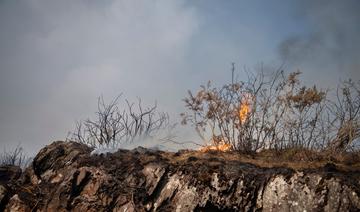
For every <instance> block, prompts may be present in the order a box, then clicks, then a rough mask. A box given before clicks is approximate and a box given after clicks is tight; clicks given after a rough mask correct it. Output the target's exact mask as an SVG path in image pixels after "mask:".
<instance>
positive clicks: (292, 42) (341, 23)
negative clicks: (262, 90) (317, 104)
mask: <svg viewBox="0 0 360 212" xmlns="http://www.w3.org/2000/svg"><path fill="white" fill-rule="evenodd" d="M295 7H296V14H295V18H296V19H298V20H300V22H301V21H302V22H303V23H304V26H305V29H304V33H302V34H301V33H299V34H295V35H291V36H290V37H288V38H287V39H285V40H284V41H282V42H281V43H280V45H279V54H280V58H281V59H282V60H284V61H285V62H286V63H288V64H290V65H291V66H296V67H302V68H305V69H308V70H310V71H312V72H314V73H315V72H317V73H318V74H319V76H321V77H323V79H325V80H330V79H335V80H339V79H338V78H342V79H346V78H355V79H357V80H358V79H360V77H359V76H360V36H359V33H360V24H359V23H360V12H359V11H360V1H357V0H347V1H337V0H320V1H312V0H305V1H299V3H297V4H296V5H295ZM314 73H313V74H314ZM334 76H335V77H334ZM337 76H338V77H337Z"/></svg>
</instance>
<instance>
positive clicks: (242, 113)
mask: <svg viewBox="0 0 360 212" xmlns="http://www.w3.org/2000/svg"><path fill="white" fill-rule="evenodd" d="M244 97H245V98H244V100H243V101H242V102H241V104H240V106H239V120H240V123H241V124H243V123H244V122H245V121H246V120H247V118H248V115H249V113H250V110H251V104H250V102H251V101H250V100H251V96H250V95H245V96H244Z"/></svg>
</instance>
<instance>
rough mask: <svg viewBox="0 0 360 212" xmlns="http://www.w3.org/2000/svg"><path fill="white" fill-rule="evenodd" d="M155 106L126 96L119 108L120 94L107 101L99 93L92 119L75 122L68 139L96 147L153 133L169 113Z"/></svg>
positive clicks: (163, 125)
mask: <svg viewBox="0 0 360 212" xmlns="http://www.w3.org/2000/svg"><path fill="white" fill-rule="evenodd" d="M156 109H157V105H156V104H155V105H153V106H152V107H146V108H144V106H143V105H142V103H141V99H139V98H138V101H137V103H136V104H135V103H130V102H129V101H128V100H125V107H124V108H120V104H119V97H117V98H115V99H114V100H112V101H111V102H110V103H105V101H104V98H103V97H99V98H98V111H97V112H96V113H95V114H96V117H95V119H90V118H89V119H86V120H84V121H81V122H77V124H76V127H75V130H74V132H72V134H71V140H75V141H79V142H81V143H85V144H87V145H89V146H92V147H97V146H101V145H105V146H109V145H110V146H111V145H117V144H119V143H125V142H132V141H134V140H135V139H140V138H145V137H147V136H153V135H154V134H156V133H157V132H158V131H160V130H161V129H164V128H165V127H167V126H168V124H169V116H168V114H166V113H161V112H157V110H156Z"/></svg>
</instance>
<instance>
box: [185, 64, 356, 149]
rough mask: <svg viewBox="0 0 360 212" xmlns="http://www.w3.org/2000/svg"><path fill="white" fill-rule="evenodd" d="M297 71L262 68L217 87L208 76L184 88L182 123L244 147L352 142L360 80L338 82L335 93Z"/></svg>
mask: <svg viewBox="0 0 360 212" xmlns="http://www.w3.org/2000/svg"><path fill="white" fill-rule="evenodd" d="M300 74H301V72H299V71H297V72H293V73H290V74H288V75H286V74H285V73H284V71H283V70H280V69H279V70H277V71H275V72H274V73H272V74H268V75H267V74H265V73H264V72H263V71H262V70H261V71H259V72H258V73H256V74H252V73H250V72H247V80H246V81H237V82H234V80H232V81H231V83H229V84H225V85H223V86H222V87H220V88H217V87H213V86H212V85H211V83H210V82H208V83H207V84H206V85H202V86H200V89H199V90H198V91H197V92H196V93H192V92H191V91H189V92H188V96H187V97H186V98H185V99H184V102H185V106H186V108H187V112H185V113H182V114H181V116H182V124H191V125H193V126H194V127H195V129H196V131H197V133H198V134H199V136H200V137H201V138H202V139H203V140H204V141H205V142H208V141H211V142H214V141H217V140H219V137H220V138H221V139H220V140H221V142H223V143H225V144H231V147H232V149H234V150H240V151H244V152H255V151H258V150H261V149H275V150H282V149H288V148H306V149H311V150H324V149H327V150H330V149H332V150H335V151H337V150H339V149H341V150H346V149H348V148H349V147H354V145H356V142H355V141H358V140H359V137H360V124H359V123H360V114H359V113H360V112H359V110H360V109H359V108H360V92H359V88H360V86H359V83H358V84H356V83H354V82H352V81H346V82H342V83H341V85H340V86H339V88H338V90H337V92H336V94H335V95H333V96H335V98H334V97H329V96H331V95H329V94H328V93H329V91H328V90H319V89H318V88H317V87H316V86H313V87H307V86H304V85H303V84H302V83H301V81H300V79H299V76H300ZM214 138H216V139H214Z"/></svg>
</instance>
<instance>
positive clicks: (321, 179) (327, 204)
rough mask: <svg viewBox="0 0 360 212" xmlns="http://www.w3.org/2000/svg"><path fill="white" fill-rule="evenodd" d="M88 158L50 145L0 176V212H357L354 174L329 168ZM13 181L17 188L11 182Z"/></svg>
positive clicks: (204, 158) (144, 156)
mask: <svg viewBox="0 0 360 212" xmlns="http://www.w3.org/2000/svg"><path fill="white" fill-rule="evenodd" d="M90 153H91V148H88V147H87V146H85V145H82V144H79V143H74V142H54V143H52V144H51V145H48V146H46V147H45V148H44V149H42V150H41V151H40V152H39V153H38V155H37V156H36V157H35V158H34V162H33V165H32V166H31V167H29V168H28V169H27V170H25V171H24V173H22V174H21V172H20V175H22V176H21V177H20V178H19V176H18V175H19V174H18V171H15V169H11V170H13V171H3V173H7V174H4V175H3V176H4V179H6V180H4V182H7V184H6V186H5V185H4V186H1V185H0V201H1V203H2V204H3V206H2V208H0V210H1V209H4V210H5V211H31V210H33V211H127V212H129V211H185V212H186V211H257V210H262V211H359V210H360V185H359V183H360V172H359V171H356V170H355V171H354V170H352V171H349V172H346V171H340V170H339V169H338V168H337V167H336V166H335V165H326V166H324V168H321V169H316V170H315V169H307V170H293V169H290V168H261V167H258V166H255V165H252V164H249V163H244V162H241V161H238V160H227V159H226V158H224V157H222V156H221V155H220V154H217V153H211V154H210V153H209V154H207V153H201V154H199V153H196V154H195V153H194V154H192V153H191V151H186V152H178V153H170V152H162V151H155V150H150V151H149V150H147V149H144V148H137V149H135V150H119V151H117V152H115V153H109V154H106V155H105V156H104V155H96V154H94V155H91V154H90ZM224 154H230V153H224ZM193 158H196V160H194V159H193ZM4 170H5V169H4ZM6 170H10V169H6ZM0 172H1V169H0ZM14 173H17V174H14ZM18 178H19V179H23V180H18V181H16V182H15V181H14V180H11V179H18ZM7 186H9V187H7ZM8 188H9V189H10V190H8ZM3 200H4V201H3Z"/></svg>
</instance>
